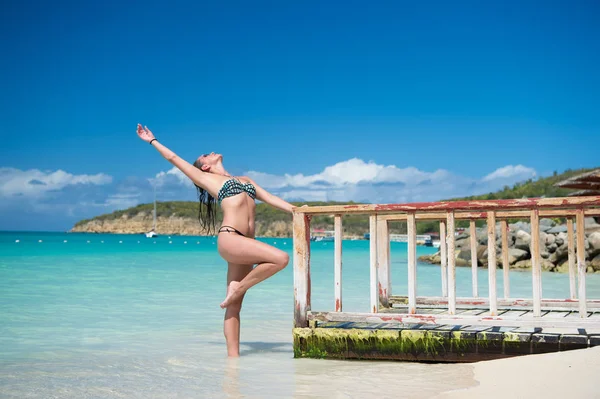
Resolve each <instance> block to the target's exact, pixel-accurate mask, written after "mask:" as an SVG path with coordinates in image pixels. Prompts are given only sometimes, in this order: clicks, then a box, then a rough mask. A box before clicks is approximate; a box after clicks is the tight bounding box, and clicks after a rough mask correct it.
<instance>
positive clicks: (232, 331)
mask: <svg viewBox="0 0 600 399" xmlns="http://www.w3.org/2000/svg"><path fill="white" fill-rule="evenodd" d="M252 266H253V265H241V264H235V263H229V265H228V268H227V292H228V291H229V287H230V285H231V283H232V282H234V283H239V282H240V281H242V280H243V279H244V277H246V276H247V275H248V273H250V271H251V270H252ZM243 299H244V297H243V295H242V297H241V298H239V300H238V301H236V302H235V303H232V304H231V305H230V306H229V307H228V308H227V311H226V312H225V320H224V322H223V333H224V335H225V341H226V343H227V356H229V357H238V356H239V355H240V310H241V309H242V301H243Z"/></svg>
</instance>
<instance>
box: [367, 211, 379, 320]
mask: <svg viewBox="0 0 600 399" xmlns="http://www.w3.org/2000/svg"><path fill="white" fill-rule="evenodd" d="M369 241H370V242H369V258H370V287H371V289H370V296H369V297H370V299H371V300H370V306H371V311H372V312H373V313H377V311H378V309H379V293H378V285H379V284H378V282H377V269H378V266H377V215H371V216H369Z"/></svg>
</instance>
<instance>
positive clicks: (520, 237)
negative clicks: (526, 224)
mask: <svg viewBox="0 0 600 399" xmlns="http://www.w3.org/2000/svg"><path fill="white" fill-rule="evenodd" d="M516 236H517V239H516V241H515V248H519V249H522V250H524V251H529V244H531V235H530V234H529V233H527V232H526V231H523V230H519V231H517V234H516Z"/></svg>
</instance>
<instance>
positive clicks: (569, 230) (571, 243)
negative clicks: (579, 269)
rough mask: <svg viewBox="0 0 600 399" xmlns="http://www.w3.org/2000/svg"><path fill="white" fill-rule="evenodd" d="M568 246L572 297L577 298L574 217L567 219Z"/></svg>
mask: <svg viewBox="0 0 600 399" xmlns="http://www.w3.org/2000/svg"><path fill="white" fill-rule="evenodd" d="M567 248H568V250H567V251H568V254H569V292H570V294H571V299H575V298H577V281H576V277H575V271H576V268H575V230H574V229H573V218H572V217H570V218H568V219H567Z"/></svg>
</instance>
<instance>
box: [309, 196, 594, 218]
mask: <svg viewBox="0 0 600 399" xmlns="http://www.w3.org/2000/svg"><path fill="white" fill-rule="evenodd" d="M584 206H585V207H598V206H600V196H593V195H591V196H586V197H557V198H518V199H506V200H475V201H442V202H414V203H409V204H352V205H328V206H309V207H305V208H302V212H303V213H306V214H312V215H315V214H325V215H335V214H336V213H339V214H386V213H398V212H421V213H430V212H439V211H490V210H529V209H532V208H536V209H553V208H560V209H567V208H581V207H584Z"/></svg>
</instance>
